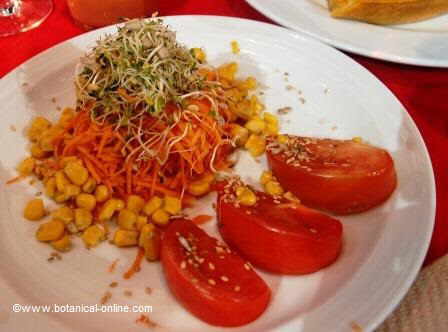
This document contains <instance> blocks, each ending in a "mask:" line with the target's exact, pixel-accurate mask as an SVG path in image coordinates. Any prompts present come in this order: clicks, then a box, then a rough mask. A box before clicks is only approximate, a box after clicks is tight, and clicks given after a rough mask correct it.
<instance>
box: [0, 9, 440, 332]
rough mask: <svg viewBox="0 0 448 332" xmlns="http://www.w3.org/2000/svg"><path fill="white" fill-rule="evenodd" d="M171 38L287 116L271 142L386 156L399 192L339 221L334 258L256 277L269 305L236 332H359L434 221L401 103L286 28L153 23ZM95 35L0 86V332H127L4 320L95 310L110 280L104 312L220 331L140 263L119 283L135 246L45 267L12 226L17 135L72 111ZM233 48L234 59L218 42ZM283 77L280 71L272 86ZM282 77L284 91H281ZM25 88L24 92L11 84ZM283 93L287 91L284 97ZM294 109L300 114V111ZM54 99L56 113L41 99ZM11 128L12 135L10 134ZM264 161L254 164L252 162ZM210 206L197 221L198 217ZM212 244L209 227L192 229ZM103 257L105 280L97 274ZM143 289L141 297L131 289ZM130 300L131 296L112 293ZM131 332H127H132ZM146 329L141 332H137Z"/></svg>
mask: <svg viewBox="0 0 448 332" xmlns="http://www.w3.org/2000/svg"><path fill="white" fill-rule="evenodd" d="M166 22H168V23H169V24H170V25H171V26H172V27H173V28H174V29H175V30H177V31H178V38H179V40H181V41H182V42H185V43H187V44H188V45H190V46H193V45H194V46H203V47H204V48H205V49H206V51H207V53H208V58H209V60H210V61H211V62H212V63H215V64H217V63H222V62H226V61H230V60H235V61H238V62H239V63H240V67H241V73H242V75H248V74H250V75H254V76H256V77H257V78H258V80H259V81H261V82H263V84H264V85H265V86H266V91H265V92H266V93H265V94H264V96H263V99H264V102H265V103H266V106H267V109H268V110H270V111H275V110H276V109H278V108H280V107H283V106H291V107H293V111H292V112H291V113H289V114H288V116H285V117H283V118H282V127H283V130H284V131H287V132H290V133H296V134H304V135H316V136H317V135H319V136H331V137H341V138H342V137H353V136H362V137H363V138H365V139H366V140H368V141H370V142H371V143H373V144H376V145H379V146H382V147H384V148H386V149H388V150H389V151H390V152H391V153H392V155H393V158H394V160H395V162H396V167H397V171H398V176H399V186H398V188H397V190H396V192H395V193H394V195H393V196H392V198H391V199H390V200H389V201H388V202H387V203H386V204H384V205H383V206H381V207H380V208H377V209H374V210H371V211H370V212H368V213H364V214H360V215H355V216H352V217H346V218H342V221H343V223H344V226H345V235H344V241H345V243H344V250H343V253H342V255H341V257H340V259H339V260H338V261H337V262H336V263H335V264H333V265H332V266H331V267H329V268H327V269H324V270H322V271H320V272H318V273H315V274H311V275H307V276H297V277H282V276H274V275H270V274H267V273H262V276H263V277H264V278H265V279H266V280H267V282H268V283H269V284H270V286H271V288H272V291H273V301H272V303H271V304H270V306H269V308H268V310H267V311H266V312H265V313H264V314H263V316H262V317H261V318H260V319H258V320H257V321H256V322H254V323H252V324H250V325H248V326H244V327H241V328H240V329H238V331H276V332H281V331H291V332H300V331H303V332H311V331H312V332H319V331H322V332H328V331H333V332H337V331H350V324H351V323H352V322H356V323H357V324H359V325H360V326H363V327H364V328H365V331H371V330H372V329H373V328H374V327H375V326H377V325H378V324H379V323H380V322H381V321H382V320H383V319H384V318H385V317H386V316H387V314H388V313H390V312H391V310H392V309H393V308H394V307H395V305H396V304H397V303H398V302H399V301H400V299H401V298H402V297H403V296H404V294H405V293H406V291H407V290H408V287H409V286H410V285H411V283H412V281H413V280H414V278H415V276H416V274H417V272H418V270H419V268H420V266H421V264H422V261H423V258H424V256H425V253H426V250H427V248H428V244H429V241H430V236H431V232H432V227H433V221H434V209H435V197H434V196H435V193H434V179H433V173H432V168H431V163H430V160H429V158H428V154H427V151H426V148H425V145H424V143H423V140H422V138H421V136H420V134H419V132H418V130H417V128H416V127H415V125H414V123H413V122H412V120H411V118H410V117H409V115H408V114H407V113H406V111H405V110H404V108H403V106H402V105H401V104H400V103H399V102H398V101H397V99H396V98H395V97H394V96H393V95H392V93H391V92H390V91H389V90H387V89H386V88H385V87H384V85H382V84H381V83H380V82H379V81H378V80H377V79H376V78H375V77H373V76H372V75H371V74H370V73H369V72H367V71H366V70H365V69H363V68H362V67H361V66H360V65H358V64H356V63H355V62H354V61H352V60H351V59H350V58H348V57H347V56H345V55H344V54H342V53H340V52H339V51H337V50H335V49H333V48H331V47H328V46H325V45H323V44H320V43H318V42H315V41H313V40H309V39H308V38H306V37H303V36H300V35H298V34H296V33H294V32H292V31H289V30H286V29H283V28H280V27H275V26H272V25H268V24H263V23H257V22H253V21H246V20H240V19H234V18H223V17H206V16H205V17H204V16H203V17H197V16H180V17H169V18H167V19H166ZM113 31H114V28H113V27H109V28H105V29H102V30H97V31H93V32H90V33H87V34H84V35H82V36H79V37H77V38H74V39H71V40H69V41H66V42H64V43H62V44H60V45H58V46H56V47H54V48H52V49H50V50H48V51H46V52H44V53H42V54H40V55H38V56H36V57H35V58H33V59H31V60H30V61H28V62H27V63H25V64H23V65H21V66H20V67H19V68H17V69H16V70H15V71H13V72H12V73H10V74H9V75H7V76H6V77H4V78H3V79H2V80H1V82H0V114H1V117H2V121H1V122H0V142H1V145H0V158H1V159H0V160H1V164H0V178H1V179H0V180H1V183H2V185H1V190H0V204H1V206H0V213H1V223H0V253H1V254H0V255H1V259H0V280H1V281H0V282H1V283H2V285H1V288H2V296H1V297H0V329H1V330H4V331H18V330H20V331H27V330H30V327H33V331H50V330H51V331H53V330H56V329H57V331H89V332H92V331H123V329H126V328H127V327H132V328H134V326H135V323H134V320H135V318H136V317H137V314H136V313H121V314H118V313H115V314H111V313H95V314H93V313H92V314H87V313H67V314H60V313H51V314H37V313H35V314H32V313H13V312H11V311H10V306H11V304H13V303H17V304H53V303H57V304H96V303H98V302H99V299H100V298H101V296H102V295H103V294H104V292H105V291H106V290H107V289H108V285H109V283H110V282H112V281H117V282H119V287H118V288H115V289H111V291H112V292H113V297H112V299H111V301H110V303H116V304H146V305H152V306H153V313H152V314H151V318H152V319H153V320H155V321H157V322H158V323H159V324H160V325H161V326H163V327H165V329H163V331H183V332H193V331H204V330H206V331H222V329H220V328H214V327H210V326H208V325H206V324H204V323H202V322H200V321H199V320H197V319H196V318H195V317H193V316H192V315H190V314H189V313H187V312H186V311H185V310H184V309H183V308H182V307H181V306H180V305H179V304H178V303H177V302H176V301H175V300H174V299H173V297H172V296H171V295H170V293H169V291H168V290H167V288H166V285H165V282H164V279H163V276H162V274H161V269H160V265H159V264H144V266H143V269H142V271H141V272H140V273H138V274H137V275H136V276H135V277H134V278H133V279H131V280H129V281H124V280H123V279H122V278H121V274H122V273H123V271H124V270H125V269H126V268H127V267H129V265H130V263H131V260H132V259H133V257H134V255H135V249H129V250H124V249H117V248H115V247H113V246H111V245H109V244H108V243H107V242H106V243H104V244H102V245H101V246H100V247H99V248H97V249H94V250H90V251H87V250H85V249H83V248H82V244H81V243H80V242H76V248H75V250H73V251H72V252H70V253H68V254H66V255H64V256H63V257H64V258H63V260H61V261H56V262H52V263H48V262H47V261H46V259H47V257H48V256H49V254H50V252H51V251H52V250H51V249H50V248H49V247H48V246H46V245H43V244H40V243H37V242H36V241H35V239H34V238H33V236H34V232H35V230H36V228H37V223H33V222H28V221H24V220H23V218H22V209H23V206H24V204H25V202H26V200H27V199H29V198H30V197H32V196H33V195H34V194H35V193H36V192H37V191H38V190H39V189H38V188H35V187H31V186H30V185H29V184H28V183H27V181H25V182H23V183H20V184H14V185H8V186H6V185H4V181H5V180H7V179H9V178H12V177H13V176H14V175H15V171H14V167H15V166H16V164H17V163H18V162H19V160H21V158H23V157H24V156H25V150H26V146H27V143H26V139H25V137H24V128H25V127H26V125H27V123H28V122H29V120H30V119H31V118H32V117H33V116H35V115H37V114H44V115H47V116H50V117H52V118H55V116H56V114H57V111H56V106H57V105H72V104H73V101H74V90H73V84H72V80H73V72H74V68H75V65H76V63H77V62H78V59H79V57H80V56H81V55H82V54H83V52H84V51H85V50H86V49H87V47H88V46H90V45H93V42H94V40H95V39H97V38H98V37H99V36H101V35H104V34H105V33H106V32H113ZM234 39H236V40H238V41H239V43H240V47H241V50H242V52H241V54H240V55H232V54H231V52H230V41H232V40H234ZM284 72H288V73H289V75H288V76H287V77H286V76H285V74H284ZM286 80H288V81H289V82H286ZM25 83H26V84H25ZM287 85H292V86H294V87H296V88H297V89H300V90H301V92H302V94H301V95H299V93H298V91H297V90H288V89H287V88H286V86H287ZM301 96H302V97H303V98H304V100H302V102H303V101H305V103H304V104H303V103H302V102H301V101H300V98H301ZM53 98H56V103H54V102H53V101H52V99H53ZM11 125H13V126H15V128H16V131H13V130H12V128H11ZM263 163H264V161H263ZM262 165H264V164H258V163H256V162H254V161H253V160H252V159H251V158H248V157H247V155H243V156H242V158H241V160H240V164H239V165H238V169H239V171H241V173H242V174H243V175H244V178H245V179H246V180H249V181H256V179H257V177H258V174H259V172H260V171H261V168H262ZM210 206H211V204H210V202H209V203H208V204H203V205H201V206H200V207H199V209H198V210H201V211H202V212H205V213H212V210H211V207H210ZM206 229H207V231H209V232H210V233H212V234H216V226H215V223H214V222H211V223H209V224H207V225H206ZM116 258H119V259H120V261H119V264H118V266H117V271H116V272H115V273H109V272H107V269H108V266H109V265H110V264H111V262H113V261H114V260H115V259H116ZM147 286H150V287H151V288H152V289H153V290H154V291H153V294H152V295H146V294H145V293H144V288H145V287H147ZM124 289H130V290H132V292H133V294H134V295H133V296H132V297H131V298H129V297H126V296H123V290H124ZM135 328H136V331H139V330H140V329H139V328H138V327H135ZM141 330H142V331H146V328H141Z"/></svg>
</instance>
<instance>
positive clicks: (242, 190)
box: [235, 186, 247, 197]
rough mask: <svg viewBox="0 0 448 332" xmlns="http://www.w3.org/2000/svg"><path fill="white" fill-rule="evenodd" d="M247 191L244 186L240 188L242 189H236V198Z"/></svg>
mask: <svg viewBox="0 0 448 332" xmlns="http://www.w3.org/2000/svg"><path fill="white" fill-rule="evenodd" d="M246 189H247V187H243V186H240V187H238V188H236V189H235V194H236V196H237V197H238V196H241V195H242V194H243V193H244V192H245V191H246Z"/></svg>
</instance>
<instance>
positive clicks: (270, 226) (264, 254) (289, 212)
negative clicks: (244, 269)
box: [217, 184, 342, 274]
mask: <svg viewBox="0 0 448 332" xmlns="http://www.w3.org/2000/svg"><path fill="white" fill-rule="evenodd" d="M239 186H240V184H238V185H237V186H236V188H238V187H239ZM229 188H230V189H229ZM232 188H233V189H232ZM236 188H235V185H234V184H233V185H230V187H229V186H227V187H226V189H224V190H223V191H220V192H219V193H218V204H217V214H218V226H219V231H220V233H221V235H222V237H223V238H224V240H225V241H226V243H228V244H229V246H230V247H232V248H235V249H236V250H237V251H239V252H240V253H241V255H242V256H244V257H245V258H246V259H247V260H249V261H250V262H251V263H252V264H254V265H255V266H257V267H260V268H262V269H265V270H268V271H271V272H275V273H282V274H306V273H312V272H315V271H318V270H319V269H322V268H323V267H325V266H328V265H330V264H331V263H333V262H334V261H335V260H336V259H337V257H338V256H339V253H340V252H341V247H342V224H341V223H340V222H339V221H338V220H337V219H334V218H331V217H329V216H326V215H324V214H322V213H320V212H318V211H315V210H312V209H309V208H307V207H305V206H303V205H301V204H299V203H297V202H292V201H289V200H286V199H284V198H280V197H273V196H270V195H267V194H265V193H262V192H257V191H255V190H253V189H252V192H254V193H255V194H256V197H257V202H256V204H255V205H253V206H244V205H242V204H239V203H238V200H236V198H235V195H234V194H233V192H234V190H235V189H236Z"/></svg>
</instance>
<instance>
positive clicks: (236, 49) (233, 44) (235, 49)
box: [230, 40, 240, 54]
mask: <svg viewBox="0 0 448 332" xmlns="http://www.w3.org/2000/svg"><path fill="white" fill-rule="evenodd" d="M230 46H231V47H232V53H233V54H239V53H240V45H239V44H238V42H237V41H236V40H232V41H231V42H230Z"/></svg>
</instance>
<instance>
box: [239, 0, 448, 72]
mask: <svg viewBox="0 0 448 332" xmlns="http://www.w3.org/2000/svg"><path fill="white" fill-rule="evenodd" d="M246 1H247V2H248V3H249V4H251V5H252V6H253V7H254V8H256V9H257V10H259V11H260V12H262V13H263V14H264V15H266V16H267V17H269V18H271V19H273V20H274V21H276V22H278V23H280V24H282V25H283V26H285V27H288V28H291V29H294V30H297V31H300V32H302V33H305V34H306V35H309V36H312V37H314V38H317V39H319V40H321V41H323V42H325V43H327V44H330V45H333V46H335V47H338V48H340V49H342V50H345V51H349V52H353V53H357V54H361V55H365V56H369V57H372V58H377V59H382V60H387V61H393V62H399V63H406V64H412V65H420V66H431V67H448V38H447V37H448V15H444V16H440V17H436V18H433V19H430V20H426V21H423V22H419V23H413V24H406V25H395V26H378V25H373V24H367V23H362V22H356V21H349V20H341V19H335V18H332V17H331V16H330V14H329V11H328V7H327V1H326V0H303V1H296V0H282V1H276V0H246Z"/></svg>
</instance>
